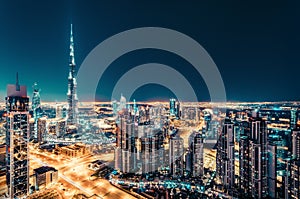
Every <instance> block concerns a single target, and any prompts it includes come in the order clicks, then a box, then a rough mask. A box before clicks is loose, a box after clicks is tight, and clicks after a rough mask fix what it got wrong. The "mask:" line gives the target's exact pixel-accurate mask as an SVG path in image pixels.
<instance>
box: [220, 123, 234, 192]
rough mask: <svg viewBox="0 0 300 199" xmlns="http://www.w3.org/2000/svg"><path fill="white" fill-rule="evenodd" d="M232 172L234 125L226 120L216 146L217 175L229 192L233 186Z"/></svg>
mask: <svg viewBox="0 0 300 199" xmlns="http://www.w3.org/2000/svg"><path fill="white" fill-rule="evenodd" d="M234 170H235V164H234V124H233V123H231V121H230V120H229V119H227V120H226V121H225V123H224V126H223V130H222V133H221V135H220V136H219V140H218V144H217V174H218V176H219V177H220V179H221V182H222V184H223V185H224V187H226V188H228V189H229V191H231V190H232V189H233V187H234V184H235V172H234Z"/></svg>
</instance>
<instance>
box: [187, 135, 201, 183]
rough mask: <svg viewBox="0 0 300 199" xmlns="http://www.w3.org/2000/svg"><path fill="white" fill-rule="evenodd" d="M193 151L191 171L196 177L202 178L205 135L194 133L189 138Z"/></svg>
mask: <svg viewBox="0 0 300 199" xmlns="http://www.w3.org/2000/svg"><path fill="white" fill-rule="evenodd" d="M189 146H190V151H191V158H190V159H191V171H192V175H193V176H194V177H199V176H200V177H201V176H203V174H204V167H203V156H204V155H203V146H204V135H203V134H202V132H193V133H192V134H191V135H190V138H189Z"/></svg>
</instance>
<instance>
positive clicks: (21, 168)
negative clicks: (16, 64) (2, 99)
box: [6, 74, 29, 199]
mask: <svg viewBox="0 0 300 199" xmlns="http://www.w3.org/2000/svg"><path fill="white" fill-rule="evenodd" d="M28 103H29V98H28V97H27V89H26V86H20V85H19V82H18V74H17V80H16V84H15V85H14V84H9V85H8V86H7V97H6V111H7V115H8V116H7V117H6V169H7V172H6V183H7V186H8V194H9V198H11V199H15V198H26V196H27V195H28V193H29V158H28V139H29V112H28Z"/></svg>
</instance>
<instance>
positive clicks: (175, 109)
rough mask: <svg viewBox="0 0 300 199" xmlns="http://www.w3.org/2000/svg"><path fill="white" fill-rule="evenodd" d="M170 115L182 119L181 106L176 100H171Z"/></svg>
mask: <svg viewBox="0 0 300 199" xmlns="http://www.w3.org/2000/svg"><path fill="white" fill-rule="evenodd" d="M169 108H170V115H172V116H175V117H176V118H177V119H178V118H179V117H180V104H179V102H178V101H176V99H174V98H172V99H170V107H169Z"/></svg>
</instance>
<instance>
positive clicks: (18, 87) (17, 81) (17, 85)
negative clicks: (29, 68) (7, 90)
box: [16, 72, 20, 91]
mask: <svg viewBox="0 0 300 199" xmlns="http://www.w3.org/2000/svg"><path fill="white" fill-rule="evenodd" d="M16 91H20V85H19V74H18V72H17V75H16Z"/></svg>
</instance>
